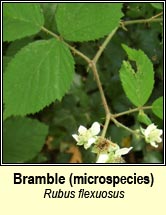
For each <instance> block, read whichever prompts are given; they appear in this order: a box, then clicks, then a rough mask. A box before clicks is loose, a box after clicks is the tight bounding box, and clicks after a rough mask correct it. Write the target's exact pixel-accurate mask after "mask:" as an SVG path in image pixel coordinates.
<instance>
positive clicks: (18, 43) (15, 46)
mask: <svg viewBox="0 0 166 215" xmlns="http://www.w3.org/2000/svg"><path fill="white" fill-rule="evenodd" d="M31 42H33V37H24V38H22V39H19V40H15V41H13V42H12V43H10V45H9V46H8V48H7V51H6V55H7V56H14V55H15V54H16V53H17V52H18V51H19V50H20V49H21V48H23V47H24V46H26V45H28V44H29V43H31Z"/></svg>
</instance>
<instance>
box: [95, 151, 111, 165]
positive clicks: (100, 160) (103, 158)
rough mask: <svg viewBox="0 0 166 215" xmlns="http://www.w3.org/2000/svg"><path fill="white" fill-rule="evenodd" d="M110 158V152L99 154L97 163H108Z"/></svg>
mask: <svg viewBox="0 0 166 215" xmlns="http://www.w3.org/2000/svg"><path fill="white" fill-rule="evenodd" d="M108 159H109V154H106V153H102V154H100V155H99V156H98V159H97V161H96V163H106V162H107V160H108Z"/></svg>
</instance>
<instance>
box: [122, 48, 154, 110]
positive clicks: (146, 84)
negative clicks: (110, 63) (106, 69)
mask: <svg viewBox="0 0 166 215" xmlns="http://www.w3.org/2000/svg"><path fill="white" fill-rule="evenodd" d="M122 46H123V48H124V50H125V51H126V53H127V54H128V57H129V59H130V60H131V61H135V63H136V67H137V71H135V70H134V69H133V68H132V66H131V64H130V63H129V62H128V61H123V63H122V66H121V69H120V79H121V82H122V86H123V89H124V91H125V94H126V96H127V97H128V98H129V100H130V101H131V102H132V103H133V104H134V105H135V106H142V105H144V104H145V103H146V102H147V100H148V98H149V97H150V95H151V92H152V90H153V85H154V71H153V65H152V63H151V61H150V60H149V58H148V57H147V56H146V55H145V53H144V52H143V51H142V50H135V49H131V48H129V47H128V46H126V45H122Z"/></svg>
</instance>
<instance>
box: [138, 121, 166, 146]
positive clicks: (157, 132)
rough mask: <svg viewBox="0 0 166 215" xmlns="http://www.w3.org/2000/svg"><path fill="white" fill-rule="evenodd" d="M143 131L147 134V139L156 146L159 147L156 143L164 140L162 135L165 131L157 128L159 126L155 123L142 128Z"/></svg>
mask: <svg viewBox="0 0 166 215" xmlns="http://www.w3.org/2000/svg"><path fill="white" fill-rule="evenodd" d="M141 132H142V134H143V135H144V136H145V141H146V142H147V143H150V144H151V145H152V146H153V147H155V148H157V147H158V145H157V144H156V143H160V142H161V141H162V139H161V137H160V136H161V135H162V133H163V131H162V129H157V126H156V125H154V124H153V123H152V124H150V125H149V126H148V127H147V128H146V129H143V128H141Z"/></svg>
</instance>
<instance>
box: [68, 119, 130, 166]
mask: <svg viewBox="0 0 166 215" xmlns="http://www.w3.org/2000/svg"><path fill="white" fill-rule="evenodd" d="M99 133H100V124H99V123H98V122H94V123H93V124H92V126H91V127H90V128H89V129H87V128H86V127H84V126H82V125H80V126H79V128H78V134H73V135H72V136H73V138H74V139H75V140H76V141H77V145H83V146H84V148H85V149H88V148H89V147H91V146H92V144H94V146H93V149H92V152H93V153H97V155H98V156H97V161H96V163H121V162H123V161H124V160H123V159H122V157H121V156H122V155H125V154H127V153H128V152H129V151H130V150H131V149H132V147H130V148H122V149H120V148H119V146H118V145H117V144H115V143H113V142H111V141H109V140H107V139H105V138H102V137H101V136H97V135H98V134H99Z"/></svg>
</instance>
